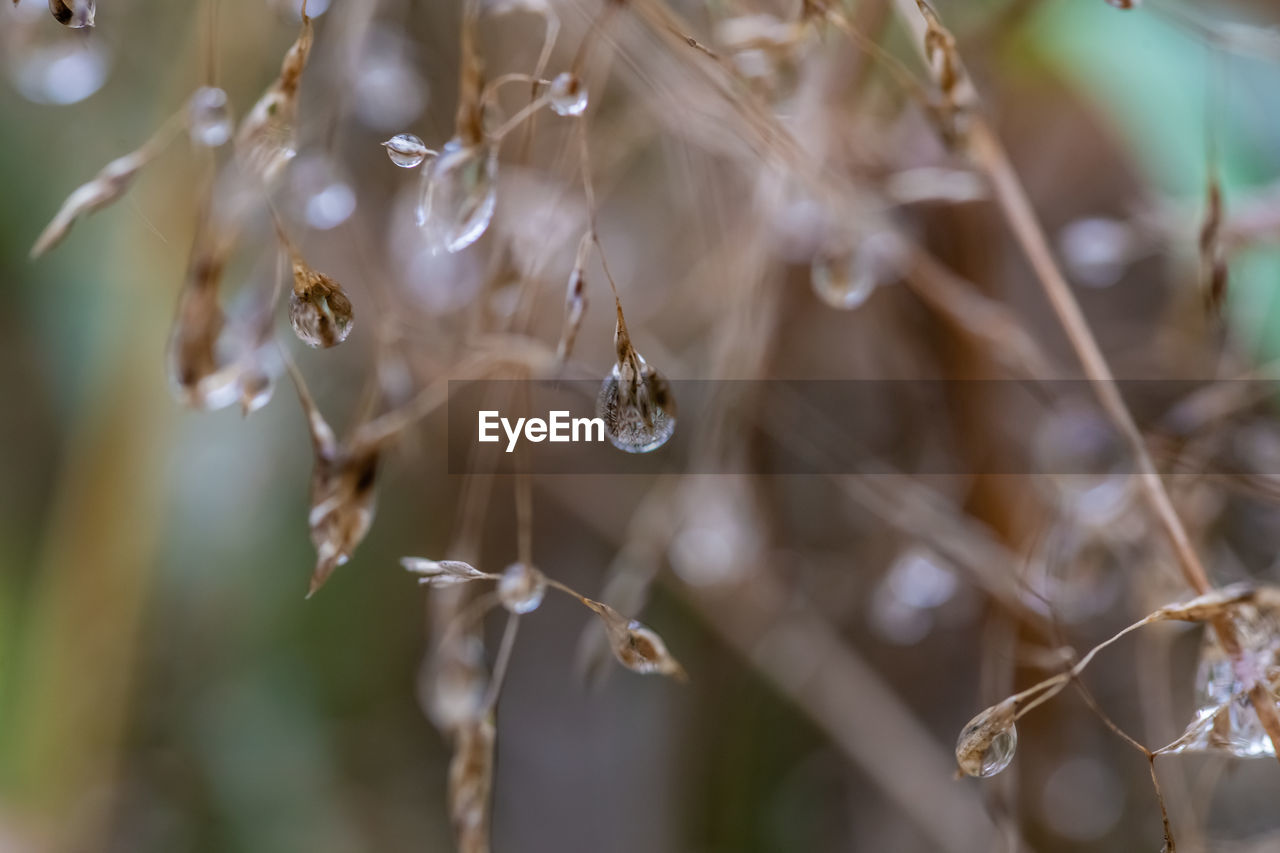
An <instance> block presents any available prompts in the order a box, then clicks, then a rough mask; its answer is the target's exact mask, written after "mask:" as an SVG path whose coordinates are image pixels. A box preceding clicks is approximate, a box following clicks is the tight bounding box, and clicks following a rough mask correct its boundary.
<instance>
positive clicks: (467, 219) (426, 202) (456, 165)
mask: <svg viewBox="0 0 1280 853" xmlns="http://www.w3.org/2000/svg"><path fill="white" fill-rule="evenodd" d="M497 193H498V155H497V151H495V150H494V149H492V148H490V147H489V146H485V145H471V146H468V145H464V144H463V143H462V141H461V140H458V139H453V140H450V141H449V142H448V143H447V144H446V145H445V147H444V150H443V151H441V152H440V156H438V157H436V158H435V159H434V160H433V161H431V164H430V166H429V167H428V168H427V169H425V170H423V185H422V196H421V199H420V200H419V203H418V210H417V222H418V226H419V227H421V228H422V230H423V231H424V232H425V235H426V245H427V247H428V248H429V249H430V250H431V251H432V252H435V253H440V252H460V251H462V250H463V249H465V248H467V247H468V246H470V245H471V244H472V243H474V242H475V241H476V240H478V239H480V235H482V234H484V232H485V230H486V229H487V228H488V227H489V222H490V221H491V220H492V219H493V211H494V208H495V207H496V205H497Z"/></svg>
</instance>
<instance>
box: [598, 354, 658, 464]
mask: <svg viewBox="0 0 1280 853" xmlns="http://www.w3.org/2000/svg"><path fill="white" fill-rule="evenodd" d="M596 416H597V417H599V418H602V419H603V420H604V431H605V435H606V436H608V438H609V443H610V444H612V445H613V446H614V447H616V448H618V449H619V450H624V451H626V452H627V453H649V452H650V451H653V450H657V449H658V448H659V447H661V446H662V445H664V444H666V443H667V441H668V440H669V439H670V438H671V436H672V434H673V433H674V432H675V431H676V417H675V398H673V397H672V396H671V390H670V388H669V386H668V385H667V380H666V378H664V377H663V376H662V374H661V373H659V372H658V371H656V370H654V369H653V368H652V367H650V366H649V365H648V364H647V363H646V362H645V360H644V356H642V355H640V353H635V360H634V365H632V364H627V365H624V364H614V366H613V369H612V370H611V371H609V375H608V376H606V377H605V380H604V384H603V385H601V386H600V395H599V396H598V397H597V398H596Z"/></svg>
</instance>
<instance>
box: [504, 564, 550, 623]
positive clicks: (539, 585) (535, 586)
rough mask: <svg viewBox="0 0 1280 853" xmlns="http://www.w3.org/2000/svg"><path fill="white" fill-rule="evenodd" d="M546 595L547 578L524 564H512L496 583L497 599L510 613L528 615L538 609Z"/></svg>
mask: <svg viewBox="0 0 1280 853" xmlns="http://www.w3.org/2000/svg"><path fill="white" fill-rule="evenodd" d="M546 594H547V576H546V575H544V574H543V573H542V572H540V571H538V570H537V569H535V568H534V567H533V566H530V565H527V564H525V563H512V564H511V565H509V566H507V568H506V569H505V570H504V571H503V573H502V578H501V579H500V580H499V581H498V598H499V599H501V600H502V606H503V607H505V608H507V610H510V611H511V612H512V613H530V612H532V611H534V610H537V609H538V605H539V604H541V603H542V598H543V596H544V595H546Z"/></svg>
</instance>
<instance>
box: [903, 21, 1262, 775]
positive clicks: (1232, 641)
mask: <svg viewBox="0 0 1280 853" xmlns="http://www.w3.org/2000/svg"><path fill="white" fill-rule="evenodd" d="M895 6H896V8H897V10H898V13H899V16H900V17H901V18H902V20H903V21H904V23H906V24H907V26H908V27H909V29H910V30H911V31H912V32H914V33H915V34H916V36H917V38H916V39H914V42H915V43H916V47H917V49H918V50H920V51H921V53H922V55H923V56H924V58H925V60H926V61H931V56H930V51H929V50H928V49H927V48H926V47H925V38H926V37H927V33H928V31H929V27H930V22H928V21H926V20H925V19H924V18H923V17H922V16H921V14H920V6H919V0H895ZM935 20H936V19H935ZM965 148H966V151H967V153H968V154H969V156H970V157H972V158H973V160H974V161H975V162H977V163H978V164H979V165H980V166H982V168H983V169H984V170H985V171H986V173H987V175H988V176H989V178H990V180H991V184H992V188H993V190H994V192H995V197H996V201H997V202H998V203H999V205H1000V208H1001V210H1002V211H1003V213H1004V215H1005V218H1006V220H1007V222H1008V224H1009V227H1010V228H1011V229H1012V231H1013V233H1014V236H1015V237H1016V238H1017V240H1018V243H1019V245H1020V246H1021V247H1022V250H1023V252H1024V253H1025V254H1026V256H1027V259H1028V261H1030V263H1031V267H1032V269H1033V270H1034V271H1035V274H1036V280H1037V281H1038V282H1039V283H1040V285H1041V287H1042V288H1043V290H1044V292H1045V295H1046V296H1047V297H1048V299H1049V302H1050V304H1051V305H1052V306H1053V310H1054V312H1055V313H1056V315H1057V317H1058V319H1059V321H1060V322H1061V324H1062V327H1063V329H1064V330H1065V331H1066V333H1067V337H1068V339H1069V340H1070V342H1071V346H1072V348H1073V349H1074V351H1075V353H1076V355H1077V356H1078V357H1079V359H1080V362H1081V364H1082V365H1083V367H1084V371H1085V375H1086V376H1087V377H1088V378H1089V379H1090V380H1092V383H1091V384H1092V386H1093V388H1094V391H1095V393H1096V394H1097V395H1098V398H1099V401H1100V402H1101V403H1102V406H1103V409H1104V411H1105V412H1106V413H1107V416H1108V417H1109V418H1110V419H1111V420H1112V422H1113V423H1114V424H1115V426H1116V427H1117V428H1118V429H1119V430H1120V433H1121V435H1122V437H1123V438H1124V440H1125V443H1126V444H1127V445H1128V448H1129V450H1130V452H1131V453H1132V454H1133V458H1134V460H1135V462H1136V464H1137V469H1138V470H1137V476H1138V478H1139V483H1140V485H1141V488H1142V493H1143V495H1144V497H1145V499H1146V501H1147V503H1148V505H1149V506H1150V508H1151V510H1152V512H1153V513H1154V514H1155V516H1156V519H1157V521H1158V522H1159V523H1160V525H1161V527H1162V528H1163V530H1164V532H1165V535H1166V537H1167V538H1168V540H1169V543H1170V544H1171V545H1172V547H1173V550H1174V553H1175V556H1176V557H1177V559H1178V563H1179V566H1180V567H1181V569H1182V573H1183V576H1184V578H1185V579H1186V581H1187V583H1188V585H1190V586H1191V588H1192V589H1194V590H1195V591H1196V592H1197V593H1200V594H1202V595H1203V594H1206V593H1208V592H1209V591H1210V590H1211V589H1212V584H1211V583H1210V581H1209V577H1208V574H1207V573H1206V572H1205V569H1204V565H1203V564H1202V563H1201V561H1200V557H1199V555H1198V554H1197V553H1196V551H1195V547H1194V546H1193V545H1192V544H1191V539H1190V537H1189V536H1188V535H1187V531H1186V528H1185V527H1184V526H1183V524H1182V520H1181V519H1180V518H1179V517H1178V514H1177V512H1176V510H1174V507H1173V502H1172V501H1171V500H1170V498H1169V493H1168V490H1167V489H1166V488H1165V485H1164V481H1163V480H1162V479H1161V477H1160V472H1159V471H1158V470H1157V469H1156V467H1155V463H1154V462H1153V461H1152V459H1151V454H1150V453H1149V452H1148V450H1147V447H1146V443H1145V442H1144V441H1143V438H1142V434H1141V432H1140V431H1139V430H1138V426H1137V424H1136V422H1135V421H1134V419H1133V416H1132V414H1131V413H1130V412H1129V409H1128V407H1127V406H1126V404H1125V402H1124V399H1123V398H1122V397H1121V395H1120V392H1119V390H1118V389H1117V387H1116V383H1115V377H1114V375H1113V374H1112V373H1111V368H1110V367H1109V366H1108V365H1107V361H1106V358H1105V357H1104V356H1103V354H1102V350H1101V348H1099V346H1098V343H1097V340H1096V339H1095V338H1094V336H1093V331H1092V329H1090V327H1089V324H1088V322H1087V321H1086V320H1085V318H1084V313H1083V312H1082V311H1081V310H1080V305H1079V303H1078V302H1077V301H1076V298H1075V295H1074V294H1073V293H1072V291H1071V287H1070V285H1068V284H1067V281H1066V278H1065V277H1064V276H1063V275H1062V271H1061V270H1060V269H1059V267H1058V263H1057V261H1056V260H1055V259H1054V257H1053V252H1052V251H1051V250H1050V248H1049V242H1048V240H1047V239H1046V237H1045V235H1044V231H1043V229H1042V228H1041V227H1040V223H1039V220H1038V218H1037V216H1036V213H1035V209H1034V208H1033V207H1032V205H1031V201H1030V199H1029V198H1028V197H1027V194H1026V191H1025V190H1024V189H1023V187H1022V182H1021V181H1020V180H1019V178H1018V176H1017V173H1016V172H1015V171H1014V169H1013V166H1012V164H1011V163H1010V162H1009V158H1008V155H1007V154H1006V153H1005V151H1004V147H1003V146H1002V145H1001V144H1000V141H999V139H998V138H997V137H996V135H995V132H994V131H993V130H992V129H991V127H990V126H989V125H988V124H987V123H986V121H985V120H984V119H983V118H982V117H980V116H977V115H974V116H972V117H971V123H970V124H969V127H968V129H967V134H966V140H965ZM1213 628H1214V630H1215V631H1216V632H1217V634H1218V636H1219V638H1220V639H1221V641H1222V644H1223V648H1224V649H1226V650H1227V653H1228V654H1229V655H1230V656H1231V657H1232V658H1233V659H1238V658H1239V657H1240V653H1241V650H1240V645H1239V642H1238V640H1237V639H1236V636H1235V628H1234V626H1233V625H1232V624H1231V622H1230V621H1229V620H1227V619H1225V618H1218V619H1215V620H1213ZM1250 700H1251V701H1252V703H1253V706H1254V709H1255V710H1256V711H1257V713H1258V719H1259V720H1260V721H1261V723H1262V726H1263V728H1264V729H1265V730H1266V732H1267V735H1268V737H1269V738H1270V739H1271V742H1272V745H1273V747H1274V748H1275V751H1276V756H1277V759H1278V760H1280V711H1278V710H1277V708H1276V703H1275V700H1274V699H1273V698H1272V697H1271V696H1270V695H1269V694H1268V693H1267V691H1266V688H1265V686H1264V685H1261V684H1259V685H1255V686H1254V688H1253V689H1252V690H1251V691H1250Z"/></svg>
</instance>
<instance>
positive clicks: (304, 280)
mask: <svg viewBox="0 0 1280 853" xmlns="http://www.w3.org/2000/svg"><path fill="white" fill-rule="evenodd" d="M289 323H290V324H291V325H292V326H293V331H294V334H296V335H297V336H298V340H300V341H302V342H303V343H304V344H306V345H307V346H309V347H314V348H316V349H321V348H325V349H327V348H328V347H333V346H337V345H338V344H340V343H342V342H343V341H345V340H346V339H347V337H348V336H349V335H350V334H351V329H352V327H353V326H354V325H355V315H354V311H353V309H352V307H351V300H350V299H348V298H347V294H346V293H344V292H343V290H342V285H340V284H338V283H337V282H336V281H334V280H333V279H331V278H329V277H328V276H327V275H324V274H323V273H319V272H316V271H315V270H313V269H312V268H311V267H309V266H307V264H306V262H305V261H303V260H302V258H301V257H300V256H298V255H294V258H293V290H292V292H291V293H290V294H289Z"/></svg>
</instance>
